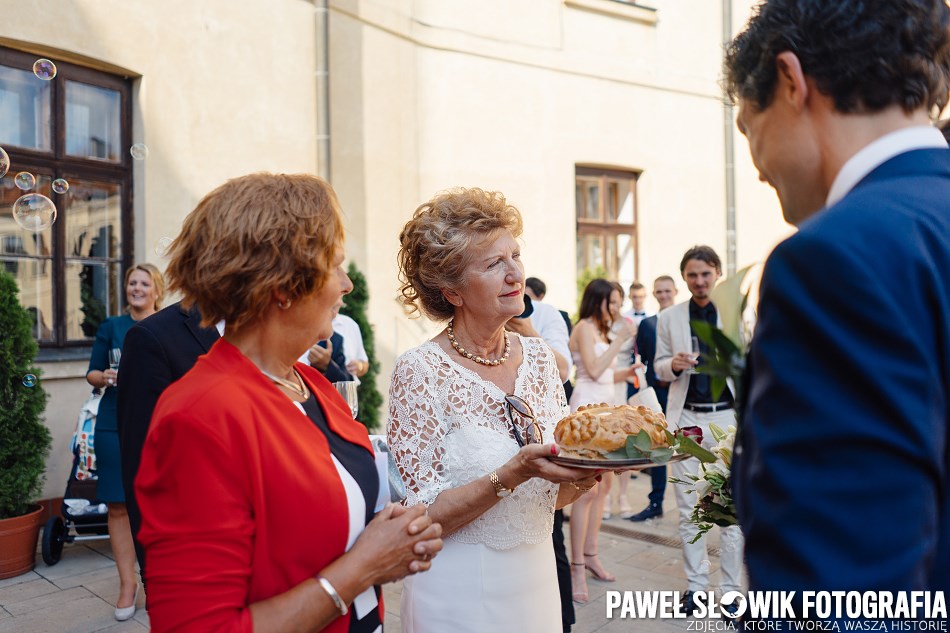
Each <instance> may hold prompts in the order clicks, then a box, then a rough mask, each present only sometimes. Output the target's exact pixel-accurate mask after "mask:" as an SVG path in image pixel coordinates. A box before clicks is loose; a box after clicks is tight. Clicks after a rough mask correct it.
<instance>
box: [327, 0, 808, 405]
mask: <svg viewBox="0 0 950 633" xmlns="http://www.w3.org/2000/svg"><path fill="white" fill-rule="evenodd" d="M648 4H651V5H653V6H654V7H655V8H656V9H657V11H656V12H653V11H647V10H644V9H640V8H635V7H631V6H628V5H625V4H622V3H619V2H614V1H612V0H566V1H563V0H520V1H519V2H517V3H512V2H508V1H505V0H493V1H482V2H478V3H474V2H470V1H467V0H417V1H415V2H410V1H409V0H373V1H371V2H370V1H361V0H331V18H330V19H331V37H330V44H331V50H330V60H331V96H332V102H331V112H332V116H331V121H332V137H333V138H332V148H333V181H334V186H335V187H336V188H337V190H338V191H339V193H340V197H341V200H342V203H343V206H344V208H345V210H346V212H347V214H348V217H349V227H350V233H349V236H348V250H349V253H350V256H351V258H352V259H354V261H356V263H357V264H358V265H359V266H360V267H361V269H362V270H364V271H365V272H366V273H367V276H368V278H369V280H370V292H371V311H372V317H373V320H374V323H375V327H376V337H377V350H378V352H379V354H380V357H381V361H382V365H383V371H382V375H381V377H380V381H379V386H380V388H381V390H383V391H384V392H385V390H386V389H387V388H388V382H389V371H390V369H391V367H392V362H393V360H394V359H395V357H396V356H397V355H398V354H400V353H402V352H403V351H405V350H406V349H408V348H410V347H412V346H414V345H417V344H419V343H420V342H422V341H423V340H425V339H426V338H428V337H429V336H431V335H432V334H433V333H434V332H435V331H437V330H438V329H439V328H438V326H436V325H434V324H432V323H429V322H427V321H425V320H421V321H420V320H415V321H413V320H410V319H408V318H406V317H405V316H404V315H403V313H402V311H401V310H400V307H399V305H398V304H397V303H396V301H395V296H396V291H397V280H396V268H395V261H396V252H397V249H398V233H399V230H400V228H401V227H402V225H403V224H404V223H405V222H406V221H407V220H408V219H409V217H411V213H412V211H413V210H414V209H415V207H416V206H417V205H418V204H420V203H421V202H423V201H425V200H426V199H428V198H429V197H430V196H431V195H432V194H434V193H435V192H437V191H439V190H442V189H446V188H450V187H453V186H478V187H482V188H487V189H497V190H500V191H502V192H504V193H505V194H506V196H507V197H508V199H509V200H510V201H511V202H512V203H514V204H515V205H516V206H517V207H518V208H519V209H520V210H521V211H522V213H523V215H524V218H525V232H524V235H523V242H524V251H523V259H524V261H525V263H526V267H527V271H528V274H529V275H534V276H538V277H541V278H542V279H544V280H545V281H546V282H547V284H548V289H549V294H548V301H549V302H550V303H552V304H555V305H557V306H559V307H562V308H564V309H566V310H568V311H573V310H574V308H575V305H576V300H577V297H576V288H575V279H576V257H575V235H576V228H575V221H576V215H575V201H574V170H575V165H577V164H587V165H599V166H606V167H612V168H618V169H627V170H633V171H640V172H642V175H641V177H640V180H639V185H638V192H637V198H638V200H637V202H638V224H639V226H638V240H639V245H640V248H639V251H638V253H637V258H636V259H637V267H638V277H639V278H640V279H642V280H644V281H645V282H646V283H648V284H649V283H650V282H651V281H652V279H654V278H655V277H657V276H659V275H661V274H672V275H674V276H675V277H677V278H678V277H679V275H678V265H679V260H680V257H681V255H682V253H683V252H684V251H685V250H686V249H687V248H689V247H690V246H692V245H694V244H697V243H707V244H710V245H712V246H713V247H714V248H715V249H716V250H717V251H718V252H719V253H720V255H721V256H722V257H723V259H724V260H725V255H726V239H727V238H726V181H725V158H724V156H725V154H724V152H725V138H726V130H725V128H724V109H723V98H722V93H721V90H720V87H719V76H720V64H721V59H722V43H721V42H722V4H721V3H720V2H714V1H712V0H654V1H653V2H650V3H648ZM749 6H750V3H749V2H743V1H741V0H736V2H735V7H734V15H733V18H734V22H735V23H737V24H741V23H743V22H744V21H745V19H746V18H747V16H748V12H749ZM733 125H734V124H733V123H730V126H733ZM731 132H732V133H733V135H734V145H735V153H736V157H737V159H736V204H737V263H738V266H739V267H742V266H743V265H745V264H748V263H753V262H756V261H761V260H763V259H764V258H765V256H766V255H767V254H768V252H769V251H770V250H771V248H772V247H773V246H774V244H775V243H777V241H778V240H780V239H781V238H782V237H783V236H785V235H787V234H788V232H789V228H788V227H787V226H786V225H785V224H784V222H783V221H782V219H781V215H780V213H779V210H778V204H777V202H776V199H775V196H774V194H773V193H772V192H771V190H770V189H769V188H767V187H766V186H765V185H763V184H761V183H759V182H758V179H757V173H756V172H755V170H754V168H753V167H752V165H751V161H750V160H749V158H748V150H747V147H746V144H745V141H744V139H743V138H742V137H741V135H739V134H738V132H736V131H735V130H734V127H733V128H732V130H731ZM628 274H629V277H630V278H631V279H632V276H633V271H632V270H630V271H629V273H628ZM624 281H629V279H625V280H624ZM679 285H680V287H681V289H683V290H684V292H685V285H684V284H683V283H682V282H680V283H679ZM681 298H682V295H681Z"/></svg>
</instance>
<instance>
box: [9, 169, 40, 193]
mask: <svg viewBox="0 0 950 633" xmlns="http://www.w3.org/2000/svg"><path fill="white" fill-rule="evenodd" d="M13 182H14V183H15V184H16V186H17V189H22V190H23V191H29V190H30V189H32V188H33V187H34V186H35V185H36V177H35V176H34V175H33V174H31V173H30V172H28V171H21V172H20V173H19V174H17V175H16V177H15V178H14V179H13Z"/></svg>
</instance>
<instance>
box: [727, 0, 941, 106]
mask: <svg viewBox="0 0 950 633" xmlns="http://www.w3.org/2000/svg"><path fill="white" fill-rule="evenodd" d="M783 51H791V52H792V53H794V54H795V55H796V56H797V57H798V59H799V61H800V62H801V65H802V71H803V72H804V73H805V74H806V75H807V76H809V77H811V78H812V79H813V80H814V81H815V82H816V84H817V86H818V90H820V91H821V93H822V94H824V95H827V96H829V97H831V98H832V99H834V104H835V108H836V109H837V110H838V111H839V112H842V113H874V112H879V111H880V110H883V109H884V108H887V107H889V106H891V105H899V106H900V107H901V108H903V109H904V111H905V112H908V113H909V112H912V111H914V110H917V109H918V108H921V107H926V108H927V109H928V111H933V109H934V107H936V108H937V109H939V110H942V109H943V108H944V106H946V104H947V99H948V90H950V7H948V6H947V4H946V2H945V0H766V1H764V2H762V3H761V4H760V5H759V6H758V7H757V9H756V11H755V13H754V14H753V16H752V19H751V20H750V21H749V24H748V26H747V28H746V30H745V31H743V32H742V33H740V34H739V35H738V36H737V37H736V38H735V39H734V40H733V41H732V44H731V45H730V46H729V47H728V50H727V51H726V61H725V72H724V75H725V77H724V84H725V89H726V93H727V94H728V96H729V98H730V99H731V100H732V102H733V103H735V102H736V100H737V98H741V99H742V100H744V101H748V102H750V103H752V104H754V105H755V106H756V107H757V108H758V109H760V110H764V109H765V108H767V107H768V106H769V104H770V103H771V101H772V96H773V94H774V91H775V85H776V77H777V73H776V67H775V58H776V57H777V56H778V54H779V53H781V52H783Z"/></svg>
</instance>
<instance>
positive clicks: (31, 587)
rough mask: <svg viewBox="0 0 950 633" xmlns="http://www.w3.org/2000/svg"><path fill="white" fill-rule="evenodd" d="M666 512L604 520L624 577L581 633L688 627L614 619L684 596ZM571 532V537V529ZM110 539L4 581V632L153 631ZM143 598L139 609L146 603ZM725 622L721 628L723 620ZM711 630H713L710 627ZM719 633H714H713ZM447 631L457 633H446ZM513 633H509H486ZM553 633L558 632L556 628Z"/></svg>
mask: <svg viewBox="0 0 950 633" xmlns="http://www.w3.org/2000/svg"><path fill="white" fill-rule="evenodd" d="M648 487H649V477H646V476H639V477H638V478H637V479H634V480H632V481H631V482H630V487H629V490H628V493H627V496H628V500H629V503H630V505H631V506H632V508H633V509H635V510H639V509H641V508H642V507H644V506H645V505H646V495H647V490H648ZM668 493H669V494H668V497H667V500H666V502H665V503H664V508H665V510H666V512H665V514H664V515H663V516H662V517H660V518H658V519H652V520H650V521H647V522H646V523H631V522H629V521H625V520H622V519H620V518H618V517H616V515H614V518H611V519H609V520H607V521H605V522H604V525H603V528H602V531H601V539H600V555H601V560H602V561H603V563H604V565H605V566H606V567H607V568H608V569H609V570H610V571H611V572H613V573H614V574H615V575H616V576H617V581H616V582H613V583H601V582H597V581H594V580H589V581H588V587H589V591H590V602H588V603H587V604H585V605H583V606H578V607H576V609H577V623H576V624H575V626H574V628H573V629H572V630H573V632H574V633H592V632H594V631H597V632H598V633H619V632H621V631H640V632H645V633H652V632H654V631H656V632H657V633H664V632H667V631H669V632H675V633H678V632H680V631H684V630H686V628H687V626H688V622H689V621H688V620H641V621H631V620H622V619H619V618H613V619H611V618H608V617H607V609H606V592H607V591H608V590H619V591H627V590H629V591H636V590H673V591H684V590H685V588H686V580H685V576H684V574H683V565H682V559H681V556H680V550H679V538H678V536H677V526H676V510H675V503H674V501H673V496H672V493H671V492H670V491H669V490H668ZM564 528H565V533H567V532H569V530H568V526H567V525H565V526H564ZM717 545H718V542H717V538H716V537H715V536H713V537H712V538H710V546H711V548H713V549H712V550H711V554H710V558H709V561H710V571H711V574H712V580H713V582H714V583H715V582H716V581H717V579H718V578H717V576H718V574H717V573H716V571H717V570H718V567H719V558H718V556H716V551H717V550H715V549H714V548H715V547H716V546H717ZM111 556H112V552H111V549H110V546H109V541H107V540H106V541H90V542H86V543H74V544H70V545H66V546H65V548H64V550H63V556H62V559H61V560H60V562H59V563H57V564H56V565H54V566H52V567H49V566H47V565H46V564H44V563H43V560H42V558H41V557H40V556H39V554H37V562H36V569H35V570H34V571H32V572H30V573H28V574H24V575H22V576H18V577H16V578H9V579H6V580H0V633H92V632H94V631H109V632H120V631H148V630H149V625H148V614H147V613H146V612H145V611H144V609H141V608H140V609H139V610H138V611H137V612H136V614H135V617H134V618H133V619H132V620H129V621H126V622H116V621H115V619H114V618H113V615H112V612H113V609H114V608H115V599H116V597H117V593H118V587H119V582H118V576H117V575H116V570H115V565H114V564H113V561H112V558H111ZM401 590H402V586H401V585H400V584H393V585H387V586H386V588H385V596H386V633H401V631H402V628H401V626H400V622H399V598H400V592H401ZM144 603H145V599H144V596H141V595H140V596H139V599H138V605H139V607H142V606H144ZM716 624H719V623H716ZM704 630H705V629H704ZM710 630H713V629H710ZM445 633H452V632H451V631H446V632H445ZM486 633H505V632H501V631H498V632H494V631H493V632H486ZM552 633H558V632H557V631H552Z"/></svg>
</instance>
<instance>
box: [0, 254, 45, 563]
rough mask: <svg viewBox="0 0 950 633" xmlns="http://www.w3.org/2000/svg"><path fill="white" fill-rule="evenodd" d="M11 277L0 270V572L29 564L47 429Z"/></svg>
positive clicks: (26, 323)
mask: <svg viewBox="0 0 950 633" xmlns="http://www.w3.org/2000/svg"><path fill="white" fill-rule="evenodd" d="M17 293H18V288H17V285H16V281H15V280H14V278H13V277H12V276H10V275H9V274H8V273H6V272H2V271H0V333H2V336H0V578H9V577H11V576H17V575H19V574H23V573H26V572H28V571H30V570H31V569H33V562H34V558H35V553H36V541H37V537H38V535H39V528H40V514H41V512H42V508H41V507H40V506H38V505H37V504H36V498H37V496H38V495H39V492H40V487H41V486H42V484H43V471H44V469H45V467H46V455H47V454H48V453H49V449H50V443H51V438H50V432H49V429H47V428H46V426H45V425H44V424H43V422H42V421H41V419H40V415H41V414H42V412H43V409H44V408H45V407H46V392H45V391H43V387H42V386H41V385H40V383H39V380H38V378H37V376H38V375H39V370H38V369H37V368H36V367H35V366H34V365H33V362H34V359H35V358H36V351H37V345H36V341H35V340H33V335H32V328H33V320H32V318H31V317H30V313H29V312H28V311H27V310H26V309H24V308H23V306H21V305H20V302H19V300H18V298H17Z"/></svg>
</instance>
